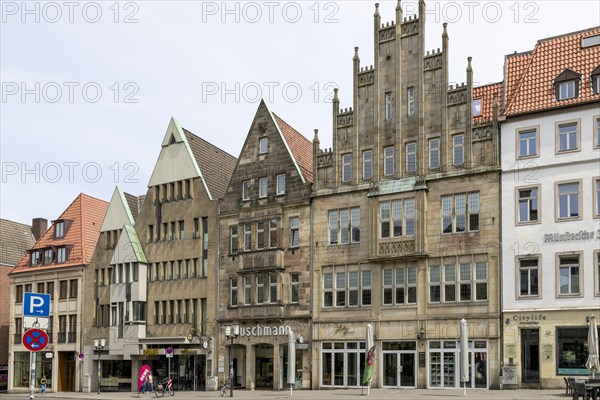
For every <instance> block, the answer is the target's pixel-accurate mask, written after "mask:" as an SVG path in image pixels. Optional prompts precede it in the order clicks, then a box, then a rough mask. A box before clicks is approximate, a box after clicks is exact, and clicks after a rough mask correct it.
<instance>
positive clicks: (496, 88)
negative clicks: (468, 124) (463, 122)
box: [473, 82, 502, 124]
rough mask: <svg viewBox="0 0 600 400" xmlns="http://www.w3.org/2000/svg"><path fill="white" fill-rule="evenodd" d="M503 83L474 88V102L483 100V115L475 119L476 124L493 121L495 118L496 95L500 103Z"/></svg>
mask: <svg viewBox="0 0 600 400" xmlns="http://www.w3.org/2000/svg"><path fill="white" fill-rule="evenodd" d="M501 92H502V83H500V82H498V83H490V84H489V85H485V86H478V87H475V88H473V100H475V99H481V115H480V116H478V117H473V123H474V124H480V123H483V122H485V121H491V120H492V119H493V117H494V108H493V105H494V94H496V95H497V96H498V98H497V100H496V101H498V102H500V96H501V95H502V93H501Z"/></svg>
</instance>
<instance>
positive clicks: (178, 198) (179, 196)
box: [176, 181, 183, 200]
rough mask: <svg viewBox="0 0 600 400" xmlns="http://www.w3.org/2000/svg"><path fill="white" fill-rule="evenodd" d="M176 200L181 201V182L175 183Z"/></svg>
mask: <svg viewBox="0 0 600 400" xmlns="http://www.w3.org/2000/svg"><path fill="white" fill-rule="evenodd" d="M176 199H177V200H181V199H183V182H182V181H178V182H177V197H176Z"/></svg>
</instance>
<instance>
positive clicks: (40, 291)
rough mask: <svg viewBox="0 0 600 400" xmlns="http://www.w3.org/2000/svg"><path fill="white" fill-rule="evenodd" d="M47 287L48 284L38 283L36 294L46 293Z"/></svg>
mask: <svg viewBox="0 0 600 400" xmlns="http://www.w3.org/2000/svg"><path fill="white" fill-rule="evenodd" d="M45 286H46V284H45V283H44V282H42V283H38V284H37V291H36V293H44V287H45Z"/></svg>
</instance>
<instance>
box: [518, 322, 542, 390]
mask: <svg viewBox="0 0 600 400" xmlns="http://www.w3.org/2000/svg"><path fill="white" fill-rule="evenodd" d="M521 366H522V367H521V382H522V383H540V332H539V330H538V329H522V330H521Z"/></svg>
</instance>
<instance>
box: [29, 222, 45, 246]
mask: <svg viewBox="0 0 600 400" xmlns="http://www.w3.org/2000/svg"><path fill="white" fill-rule="evenodd" d="M47 230H48V220H47V219H44V218H34V219H32V220H31V233H33V237H34V238H35V240H36V241H38V240H39V239H40V238H41V237H42V235H43V234H44V233H46V231H47Z"/></svg>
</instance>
